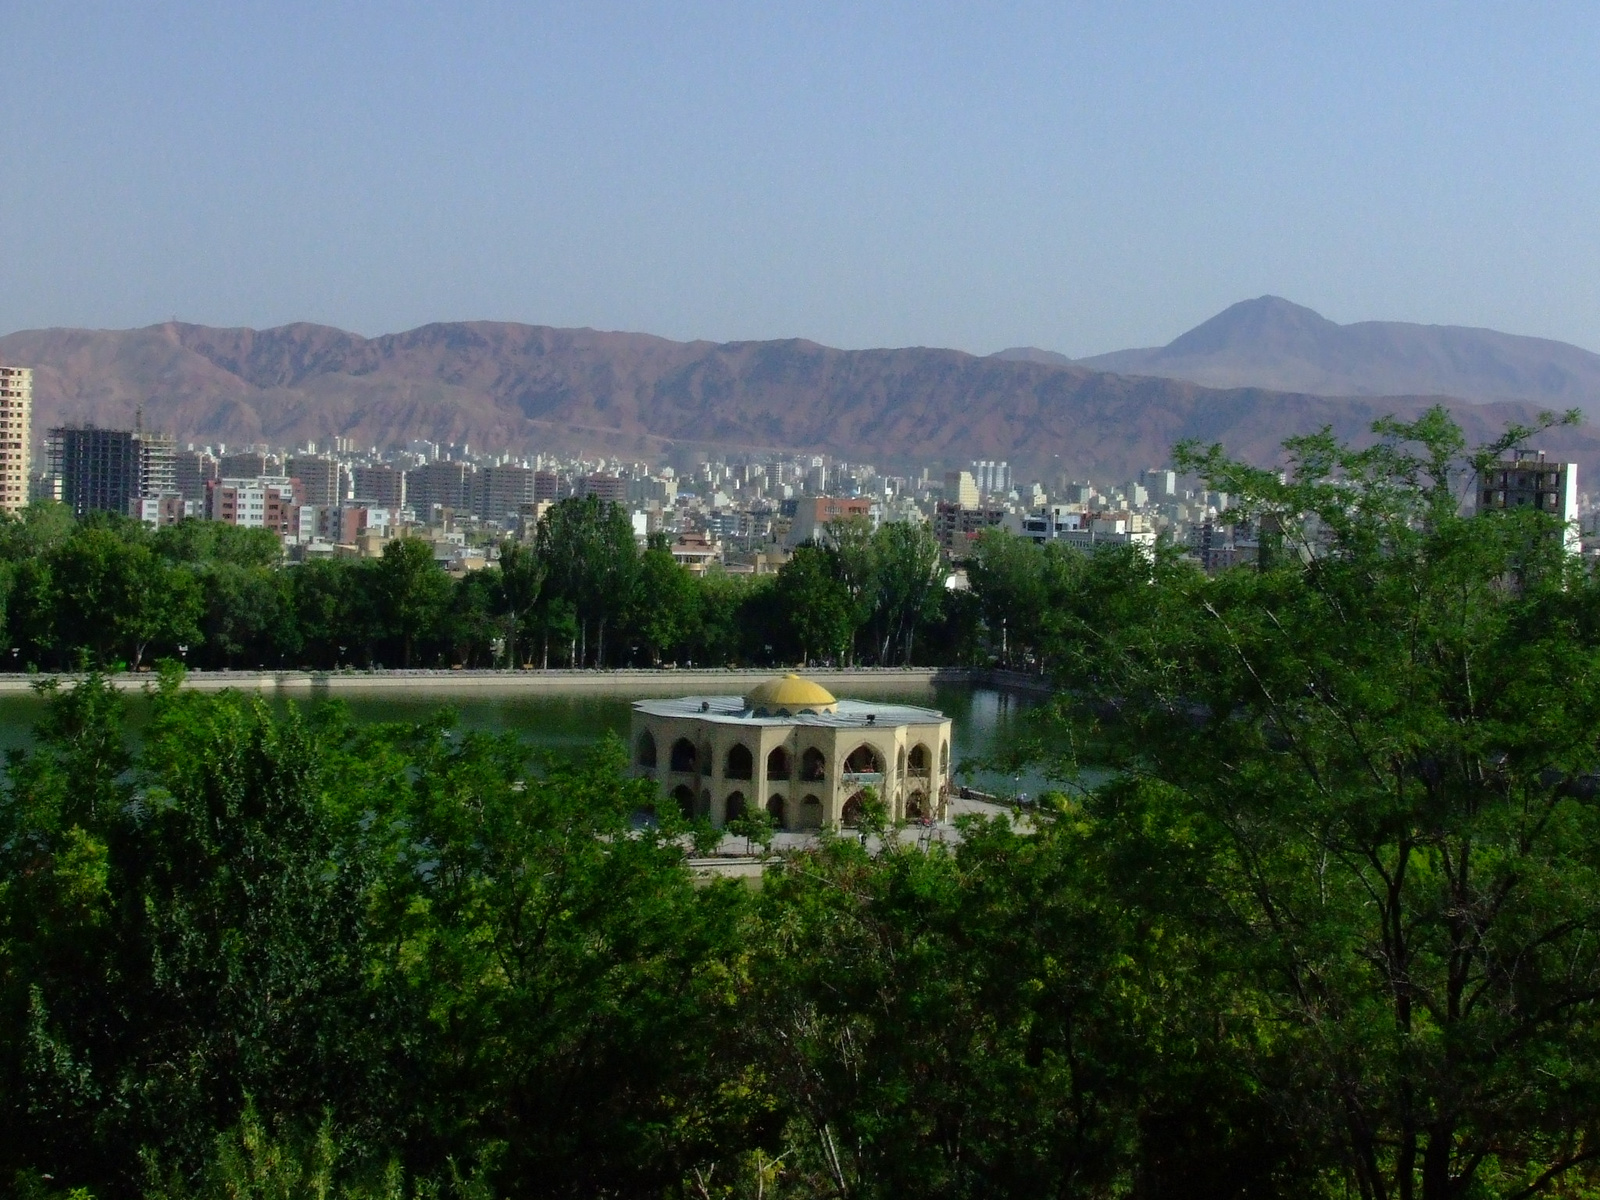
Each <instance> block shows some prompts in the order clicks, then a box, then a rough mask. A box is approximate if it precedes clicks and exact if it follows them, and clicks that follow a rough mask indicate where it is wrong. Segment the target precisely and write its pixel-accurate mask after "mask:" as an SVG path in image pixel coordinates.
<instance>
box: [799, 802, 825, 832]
mask: <svg viewBox="0 0 1600 1200" xmlns="http://www.w3.org/2000/svg"><path fill="white" fill-rule="evenodd" d="M800 828H801V829H821V828H822V801H821V800H820V799H818V798H817V797H816V796H807V797H806V798H805V799H804V800H802V801H800Z"/></svg>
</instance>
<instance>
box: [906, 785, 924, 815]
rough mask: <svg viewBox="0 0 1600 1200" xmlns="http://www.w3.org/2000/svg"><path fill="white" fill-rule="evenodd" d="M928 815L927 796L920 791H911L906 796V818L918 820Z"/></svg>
mask: <svg viewBox="0 0 1600 1200" xmlns="http://www.w3.org/2000/svg"><path fill="white" fill-rule="evenodd" d="M927 815H928V798H927V797H926V796H924V795H923V794H922V793H921V792H912V793H911V795H909V796H907V797H906V820H908V821H920V820H922V818H923V817H925V816H927Z"/></svg>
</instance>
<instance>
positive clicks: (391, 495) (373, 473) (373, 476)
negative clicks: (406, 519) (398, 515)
mask: <svg viewBox="0 0 1600 1200" xmlns="http://www.w3.org/2000/svg"><path fill="white" fill-rule="evenodd" d="M351 476H352V479H353V481H354V483H353V486H354V491H355V495H354V496H353V497H352V499H355V500H367V501H370V502H371V503H373V504H377V505H380V506H382V507H384V508H392V509H394V510H396V511H399V510H400V509H401V508H403V507H404V506H405V502H406V473H405V472H404V471H402V470H400V469H399V468H397V467H386V466H375V467H357V468H355V470H354V471H352V472H351Z"/></svg>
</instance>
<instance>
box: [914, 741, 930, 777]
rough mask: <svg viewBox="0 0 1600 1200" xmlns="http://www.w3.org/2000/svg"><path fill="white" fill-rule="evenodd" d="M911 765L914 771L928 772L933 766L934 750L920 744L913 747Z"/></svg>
mask: <svg viewBox="0 0 1600 1200" xmlns="http://www.w3.org/2000/svg"><path fill="white" fill-rule="evenodd" d="M909 765H910V767H911V769H912V770H913V771H917V772H926V771H927V769H928V768H929V767H931V766H933V752H932V751H930V750H929V749H928V748H927V747H926V746H923V745H920V744H919V745H917V746H914V747H912V750H911V759H910V763H909Z"/></svg>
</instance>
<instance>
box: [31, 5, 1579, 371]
mask: <svg viewBox="0 0 1600 1200" xmlns="http://www.w3.org/2000/svg"><path fill="white" fill-rule="evenodd" d="M0 54H3V63H4V65H3V66H0V331H9V330H14V329H19V328H26V327H33V326H40V325H94V326H127V325H142V324H149V323H152V322H155V321H160V320H165V319H166V318H168V317H169V316H173V315H176V316H178V317H179V318H180V319H183V320H188V321H197V322H202V323H207V324H250V325H258V326H259V325H268V324H278V323H282V322H286V321H291V320H314V321H324V322H328V323H331V324H335V325H340V326H344V327H345V328H350V329H355V330H359V331H361V332H363V333H382V332H390V331H394V330H398V329H404V328H409V327H411V326H414V325H418V324H421V323H424V322H427V321H434V320H454V319H466V318H493V319H505V320H518V321H529V322H535V323H541V324H556V325H593V326H598V327H601V328H610V329H637V330H646V331H650V332H654V333H660V334H664V335H667V336H670V337H680V338H688V337H708V338H714V339H718V340H723V339H734V338H765V337H788V336H800V337H809V338H814V339H816V340H819V341H823V342H827V343H830V344H833V345H839V346H870V345H909V344H924V345H950V346H958V347H961V348H964V349H968V350H973V351H978V352H987V351H991V350H996V349H999V348H1001V347H1003V346H1009V345H1018V344H1033V345H1039V346H1045V347H1050V348H1053V349H1058V350H1061V351H1064V352H1066V353H1069V354H1075V355H1076V354H1092V353H1097V352H1100V351H1104V350H1111V349H1117V348H1121V347H1124V346H1131V345H1149V344H1157V343H1161V342H1165V341H1167V340H1169V339H1170V338H1172V337H1173V336H1175V335H1176V334H1178V333H1179V332H1181V331H1182V330H1184V329H1186V328H1188V327H1189V326H1191V325H1193V324H1195V323H1196V322H1198V321H1200V320H1202V319H1203V318H1205V317H1207V316H1210V315H1211V314H1212V313H1214V312H1216V311H1217V310H1219V309H1221V308H1222V307H1224V306H1225V305H1227V304H1229V303H1231V302H1233V301H1235V300H1239V299H1243V298H1246V297H1250V296H1256V295H1260V294H1262V293H1265V292H1274V293H1278V294H1280V295H1284V296H1288V297H1290V298H1291V299H1294V300H1297V301H1299V302H1301V303H1303V304H1308V305H1310V306H1311V307H1313V308H1316V309H1318V310H1319V311H1321V312H1323V313H1324V314H1325V315H1327V316H1329V317H1332V318H1333V319H1335V320H1338V321H1355V320H1363V319H1368V318H1397V319H1405V320H1417V321H1428V322H1440V323H1456V324H1474V325H1489V326H1493V327H1496V328H1501V329H1506V330H1509V331H1512V332H1517V333H1533V334H1540V335H1544V336H1549V337H1557V338H1561V339H1564V340H1569V341H1574V342H1577V343H1579V344H1580V345H1586V346H1589V347H1591V348H1595V349H1600V186H1597V185H1600V69H1597V68H1600V6H1597V5H1595V4H1593V3H1559V2H1557V3H1539V4H1513V3H1495V4H1489V3H1482V4H1476V3H1463V2H1460V0H1455V2H1451V3H1417V4H1403V3H1395V2H1394V0H1389V2H1387V3H1381V4H1378V3H1373V4H1358V3H1342V4H1336V5H1330V4H1311V3H1291V2H1288V0H1277V2H1275V3H1261V4H1231V3H1222V2H1220V0H1210V2H1208V3H1196V4H1179V3H1164V4H1146V3H1113V2H1107V3H1097V4H1071V3H1049V4H1044V3H1041V4H1009V5H1002V4H947V3H940V2H936V0H921V2H920V3H916V4H910V3H907V4H872V3H862V2H860V0H857V2H855V3H790V4H773V3H735V2H723V3H693V2H689V0H683V2H680V3H673V4H667V3H661V4H644V3H639V4H625V3H605V2H603V0H585V2H583V3H571V4H537V3H521V4H515V3H505V4H490V3H471V2H466V0H456V2H455V3H450V4H441V3H429V4H420V3H418V4H412V3H387V4H378V3H347V4H330V3H325V2H324V3H304V4H301V3H278V4H259V3H249V2H248V0H228V2H225V3H218V2H217V0H212V2H211V3H207V4H180V3H159V2H147V3H138V4H134V3H128V4H107V5H95V4H73V3H70V2H68V0H59V2H57V0H0Z"/></svg>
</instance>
